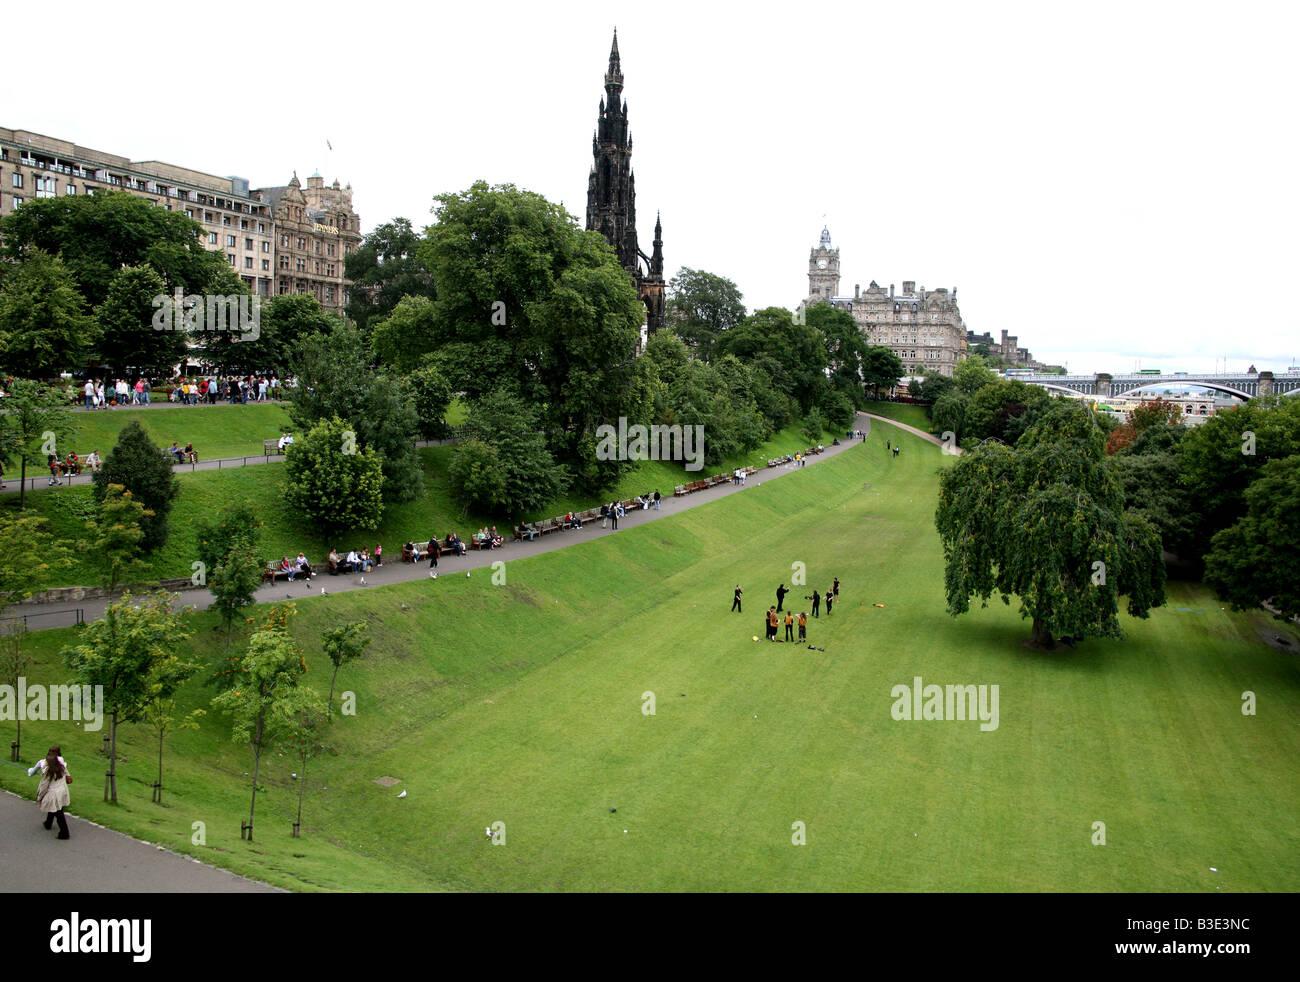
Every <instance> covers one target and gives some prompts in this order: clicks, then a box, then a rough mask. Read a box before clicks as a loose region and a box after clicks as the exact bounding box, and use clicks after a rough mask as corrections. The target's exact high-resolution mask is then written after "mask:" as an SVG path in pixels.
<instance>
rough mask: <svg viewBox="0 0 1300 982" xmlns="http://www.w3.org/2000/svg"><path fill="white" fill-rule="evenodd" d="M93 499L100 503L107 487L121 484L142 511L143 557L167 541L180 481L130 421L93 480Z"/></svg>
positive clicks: (165, 458) (155, 446)
mask: <svg viewBox="0 0 1300 982" xmlns="http://www.w3.org/2000/svg"><path fill="white" fill-rule="evenodd" d="M92 481H93V482H94V497H95V500H96V501H97V502H99V503H100V504H102V503H103V501H104V498H105V495H106V494H107V492H108V487H109V485H110V484H120V485H122V487H124V488H125V489H126V490H128V491H130V492H131V494H132V496H133V497H134V498H135V500H137V501H138V502H140V504H141V505H143V506H144V508H145V514H144V515H143V516H141V520H140V528H141V529H142V530H143V532H144V538H143V539H142V540H141V542H140V548H141V549H142V550H144V552H145V553H146V554H148V553H151V552H154V551H155V550H157V549H159V548H160V547H161V546H162V545H163V543H165V542H166V541H167V518H168V516H169V515H170V514H171V510H172V503H173V502H174V501H175V498H176V495H178V494H179V493H180V490H181V485H180V481H178V480H176V477H175V475H174V474H172V462H171V459H170V458H169V457H168V456H167V455H166V454H164V453H163V451H162V448H161V447H159V446H158V444H156V443H154V442H153V440H152V439H150V437H149V434H148V433H147V432H145V429H144V427H143V426H141V425H140V423H139V422H138V421H136V420H132V421H131V422H129V423H127V424H126V426H124V427H122V432H121V433H119V434H118V437H117V445H116V446H115V447H113V449H112V450H111V451H109V454H108V457H107V458H105V460H104V466H103V467H101V468H100V469H99V470H98V471H96V472H95V474H94V475H93V477H92Z"/></svg>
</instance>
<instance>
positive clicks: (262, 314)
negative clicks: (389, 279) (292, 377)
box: [202, 293, 368, 378]
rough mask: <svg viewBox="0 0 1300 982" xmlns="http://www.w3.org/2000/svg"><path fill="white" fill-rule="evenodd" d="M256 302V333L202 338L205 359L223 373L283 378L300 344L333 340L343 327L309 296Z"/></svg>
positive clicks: (227, 332)
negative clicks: (321, 337) (316, 339)
mask: <svg viewBox="0 0 1300 982" xmlns="http://www.w3.org/2000/svg"><path fill="white" fill-rule="evenodd" d="M254 302H256V303H257V304H258V308H257V310H258V316H257V330H256V332H253V331H242V330H225V331H213V332H205V333H204V334H203V336H202V341H203V347H202V352H203V354H204V356H205V357H207V358H209V359H210V360H211V361H212V362H213V363H215V364H217V365H219V366H221V368H222V370H223V371H226V372H234V373H236V374H253V373H259V372H267V373H271V374H276V375H279V376H280V377H281V378H283V377H284V376H285V375H287V374H289V373H290V372H291V371H292V363H293V357H294V352H295V351H296V349H297V346H298V345H299V343H301V342H302V341H304V340H305V339H306V338H309V337H312V336H315V335H324V336H327V337H328V336H331V335H332V334H333V333H334V332H335V331H336V330H339V329H341V328H342V327H343V326H344V325H343V321H342V320H341V319H340V318H339V316H338V315H337V314H335V313H333V312H331V311H327V310H325V309H324V308H322V307H321V305H320V301H319V300H317V299H316V298H315V297H314V296H312V295H311V294H309V293H286V294H282V295H281V296H277V297H271V298H270V299H268V300H263V299H262V298H260V297H257V298H254ZM250 334H255V336H254V337H249V336H248V335H250ZM367 367H368V366H367Z"/></svg>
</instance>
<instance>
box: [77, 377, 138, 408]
mask: <svg viewBox="0 0 1300 982" xmlns="http://www.w3.org/2000/svg"><path fill="white" fill-rule="evenodd" d="M81 390H82V392H83V393H84V394H85V397H86V408H87V409H108V408H109V404H110V403H115V404H116V405H119V406H147V405H149V393H150V392H151V391H152V387H151V386H150V385H149V380H148V379H146V378H138V379H136V381H135V385H132V384H131V383H130V382H128V381H126V379H117V380H116V381H114V382H113V387H112V389H110V390H108V391H105V389H104V380H103V379H100V378H88V379H86V384H85V385H83V386H82V389H81ZM73 391H76V390H73Z"/></svg>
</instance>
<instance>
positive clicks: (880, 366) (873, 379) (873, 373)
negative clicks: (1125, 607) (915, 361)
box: [862, 345, 903, 399]
mask: <svg viewBox="0 0 1300 982" xmlns="http://www.w3.org/2000/svg"><path fill="white" fill-rule="evenodd" d="M902 377H903V361H902V359H901V358H899V357H898V355H896V354H894V352H893V351H892V350H891V349H889V348H884V347H881V346H880V345H868V347H867V349H866V351H865V352H863V355H862V381H863V384H864V385H867V386H869V387H870V388H871V391H872V398H874V399H879V398H880V390H881V389H892V388H893V387H894V386H896V385H897V384H898V380H899V379H900V378H902Z"/></svg>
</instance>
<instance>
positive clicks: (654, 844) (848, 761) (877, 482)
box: [0, 425, 1300, 891]
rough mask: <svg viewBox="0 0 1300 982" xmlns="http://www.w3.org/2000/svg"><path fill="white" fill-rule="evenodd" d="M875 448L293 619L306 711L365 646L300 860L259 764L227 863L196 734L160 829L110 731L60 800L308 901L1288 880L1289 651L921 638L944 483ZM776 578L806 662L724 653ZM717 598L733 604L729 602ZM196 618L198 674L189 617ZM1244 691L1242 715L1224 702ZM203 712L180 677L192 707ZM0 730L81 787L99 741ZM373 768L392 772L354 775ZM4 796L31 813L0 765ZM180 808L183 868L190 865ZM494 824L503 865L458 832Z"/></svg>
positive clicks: (136, 747) (992, 627)
mask: <svg viewBox="0 0 1300 982" xmlns="http://www.w3.org/2000/svg"><path fill="white" fill-rule="evenodd" d="M886 435H888V436H889V437H890V438H894V437H897V436H898V432H897V431H896V430H893V429H892V428H887V427H885V426H883V425H877V426H876V427H874V428H873V434H872V436H871V438H870V439H869V440H868V441H867V443H866V445H865V446H864V447H861V448H854V449H853V450H851V451H850V452H848V453H846V454H843V455H841V456H840V457H839V458H837V459H835V460H831V461H826V462H824V463H821V464H818V465H817V466H815V467H812V468H809V469H808V470H807V471H802V472H799V473H797V474H791V475H790V476H789V477H787V478H782V479H781V480H778V481H774V482H771V483H769V484H767V485H764V486H761V487H756V488H753V489H750V490H747V491H745V492H742V493H741V494H739V495H733V496H729V497H728V498H726V499H724V500H722V501H719V502H714V503H710V504H708V505H704V506H701V507H699V508H696V509H693V510H691V511H689V512H686V513H683V514H682V515H679V516H674V517H672V518H668V519H664V520H660V521H657V522H654V523H652V524H650V525H646V526H642V527H632V528H629V529H627V530H626V531H623V532H620V533H619V534H617V535H613V536H608V537H605V538H602V539H599V540H596V541H592V542H587V543H583V544H582V545H579V546H575V547H571V548H568V549H564V550H561V551H559V552H556V553H552V554H549V555H546V556H540V557H536V558H533V559H528V560H517V561H514V562H510V563H508V566H507V570H506V573H507V582H506V583H505V584H503V585H500V586H493V585H491V582H490V580H489V578H488V576H487V575H486V574H484V575H482V576H479V577H475V578H471V579H456V578H452V577H444V578H443V579H441V580H439V581H438V582H437V583H436V584H434V583H432V582H423V583H414V584H406V585H402V586H397V587H392V588H384V589H382V590H374V591H370V592H367V593H365V594H346V595H339V596H335V597H329V598H314V599H311V600H306V601H303V602H302V603H300V604H299V611H300V614H299V616H298V617H297V618H296V622H295V630H296V633H297V634H298V635H299V636H300V637H301V638H302V639H303V640H304V643H305V644H306V646H307V648H308V651H309V663H310V667H311V671H312V674H311V675H310V676H309V678H310V679H311V680H312V681H313V684H315V685H317V686H318V687H319V688H320V689H321V690H322V691H324V690H325V689H327V688H328V679H327V677H326V673H325V665H324V664H323V659H322V657H321V656H320V654H319V652H318V650H317V649H316V648H315V645H314V644H313V643H312V639H314V638H316V637H317V636H318V634H319V631H320V630H321V629H323V628H325V627H327V626H331V625H334V624H337V623H339V622H340V621H341V620H343V619H347V618H352V617H357V616H365V617H367V618H368V619H369V620H370V623H371V625H372V628H371V631H372V633H373V635H374V637H375V643H374V645H373V647H372V650H371V654H370V655H369V656H368V657H367V658H366V660H364V661H363V662H362V663H359V664H357V665H354V666H349V667H347V668H345V669H344V671H343V673H342V675H341V678H340V689H347V690H352V691H354V692H355V693H356V696H357V706H358V711H357V715H356V716H355V717H345V718H342V719H340V720H339V721H338V723H337V724H336V727H335V729H334V731H333V734H332V740H333V742H334V743H335V744H336V746H338V748H339V749H340V755H339V756H338V757H336V758H328V759H325V760H322V761H318V762H315V763H313V764H312V770H311V778H310V782H309V788H310V790H309V794H308V799H307V811H306V820H307V824H308V826H309V832H308V835H307V836H306V838H304V839H301V840H293V839H291V838H290V837H289V836H288V826H289V822H290V821H291V820H292V812H293V806H294V802H293V799H292V794H293V791H294V790H295V784H294V782H293V781H291V780H290V779H289V776H288V773H289V771H290V770H295V769H296V767H294V766H292V765H291V764H290V763H289V762H288V761H276V760H275V759H272V760H271V761H269V766H268V767H267V768H266V769H265V770H264V774H265V775H266V776H265V786H266V788H267V790H266V792H265V794H264V795H263V796H262V798H261V799H260V803H259V815H260V816H261V818H260V820H259V824H258V828H259V840H258V842H257V844H256V845H255V846H248V845H246V844H244V843H241V842H240V841H239V839H238V838H237V833H238V821H239V818H240V814H241V810H242V811H244V812H246V809H247V795H248V792H247V785H246V781H247V778H246V777H245V776H244V772H245V771H246V769H247V767H248V760H247V756H248V755H247V752H246V750H244V749H243V748H241V747H239V746H237V745H235V744H233V743H231V742H230V741H229V739H228V736H227V735H226V730H225V728H224V725H223V724H222V722H221V721H220V720H219V719H214V718H209V719H208V720H207V721H205V723H204V726H203V728H202V730H200V731H199V732H198V733H195V734H189V733H186V734H180V735H178V736H176V737H174V738H171V739H170V741H169V747H170V748H171V749H170V750H169V761H170V763H169V764H168V767H169V772H170V773H171V774H172V777H171V778H169V779H168V788H169V798H168V805H167V807H166V808H161V809H160V808H158V807H157V806H153V805H151V804H150V803H149V802H148V797H147V784H148V782H149V781H150V780H151V779H152V771H151V769H150V767H151V752H150V745H149V742H148V738H147V737H146V736H145V735H144V734H141V733H138V732H136V731H135V730H134V728H129V727H128V728H125V745H126V749H127V753H128V756H129V757H130V758H131V759H130V760H128V762H127V764H126V765H125V766H124V767H123V774H124V779H123V789H124V790H123V797H124V800H125V803H124V805H122V806H120V808H119V809H118V810H117V811H115V812H114V811H112V810H111V809H110V808H108V807H107V806H104V805H102V804H101V803H99V802H97V801H96V800H95V798H97V797H98V794H97V789H96V788H95V782H94V781H93V780H85V781H84V783H81V784H79V787H81V788H82V791H81V792H80V793H79V794H77V795H75V802H74V807H75V808H76V809H77V811H78V813H80V814H86V815H88V816H89V817H91V818H93V819H95V820H97V821H105V820H107V819H110V818H111V820H112V822H113V824H114V825H116V826H118V827H122V828H124V829H125V830H126V831H129V832H131V833H133V834H136V835H140V836H144V837H148V838H151V839H156V840H157V841H160V842H162V843H164V844H166V845H168V846H170V847H172V848H177V849H180V850H182V851H188V852H191V853H193V854H195V855H197V856H199V857H200V858H204V859H206V860H208V861H212V862H216V863H219V864H221V865H227V866H230V867H231V868H234V869H236V870H238V871H241V872H246V873H251V874H253V875H257V876H261V877H264V878H267V879H269V880H271V881H272V882H275V883H280V884H284V885H288V886H296V887H300V888H306V889H361V890H366V889H376V888H382V889H398V890H401V889H439V888H451V889H469V888H472V889H509V890H593V889H595V890H669V889H673V890H690V889H725V890H752V889H756V890H814V889H816V890H864V889H865V890H876V889H879V890H1085V891H1087V890H1155V891H1165V890H1187V891H1201V890H1213V889H1214V888H1215V887H1220V888H1222V889H1223V890H1224V891H1237V890H1292V891H1293V890H1296V889H1298V888H1300V862H1297V860H1298V859H1300V838H1298V836H1297V832H1296V830H1295V827H1294V821H1293V818H1294V815H1295V814H1296V813H1297V811H1300V781H1297V780H1296V778H1297V771H1298V769H1300V768H1298V767H1297V764H1296V761H1297V759H1298V755H1297V751H1298V750H1300V735H1298V734H1297V732H1296V729H1295V727H1294V725H1293V724H1292V722H1291V721H1292V720H1294V719H1295V718H1296V715H1297V712H1298V711H1300V669H1298V668H1297V665H1296V662H1295V658H1294V656H1293V655H1284V654H1279V653H1278V652H1276V651H1274V650H1272V649H1270V648H1268V647H1265V646H1264V645H1263V644H1261V643H1259V641H1258V636H1257V628H1258V625H1257V623H1256V618H1255V617H1254V615H1237V614H1233V613H1231V612H1226V611H1222V610H1215V609H1214V607H1216V606H1218V605H1217V604H1213V603H1212V601H1211V600H1210V599H1209V598H1208V596H1207V595H1206V594H1205V593H1204V592H1203V591H1202V590H1200V588H1194V587H1187V586H1183V585H1177V586H1175V587H1173V591H1174V592H1173V593H1171V598H1170V600H1171V602H1170V606H1168V607H1166V608H1164V609H1162V610H1159V611H1157V612H1155V613H1154V614H1153V615H1152V616H1151V617H1150V618H1149V619H1148V620H1145V621H1132V620H1129V619H1127V618H1126V619H1125V627H1126V630H1127V631H1128V632H1129V637H1128V639H1127V640H1125V641H1123V642H1110V641H1090V642H1088V643H1087V645H1085V646H1084V647H1083V648H1081V649H1079V650H1078V651H1076V652H1073V653H1070V654H1063V655H1053V656H1044V655H1040V654H1035V653H1031V652H1030V651H1028V650H1026V649H1025V648H1024V647H1022V646H1021V644H1020V641H1021V639H1023V638H1024V637H1025V635H1026V634H1027V625H1026V624H1025V623H1024V622H1023V621H1021V620H1020V618H1019V617H1018V616H1017V614H1016V613H1015V610H1014V607H1012V608H1006V607H1003V606H1002V605H1001V604H996V605H994V606H992V607H990V608H988V609H986V610H977V611H975V612H973V613H972V614H971V615H969V616H966V617H963V618H961V619H953V618H951V617H949V616H947V614H946V613H945V612H944V604H943V596H942V557H941V552H940V549H939V544H938V541H937V537H936V536H935V533H934V531H933V512H934V504H935V499H934V496H935V482H934V478H933V475H934V470H935V468H936V467H938V466H942V464H943V461H942V459H941V457H940V454H939V451H938V449H937V448H934V447H932V446H929V445H924V444H922V442H921V441H919V440H918V439H916V438H913V437H911V436H902V437H901V439H902V440H903V442H904V443H905V444H907V449H908V451H909V452H908V453H907V454H904V455H903V456H902V457H901V458H899V459H896V460H895V459H892V458H888V457H887V456H886V454H885V451H884V446H883V443H884V440H885V439H886ZM793 562H805V563H807V567H808V571H809V574H810V576H811V577H812V581H813V584H814V585H817V586H819V587H820V588H824V587H825V586H826V585H827V584H828V583H829V581H830V578H831V577H832V576H833V575H837V574H838V575H839V576H840V578H841V582H842V591H841V596H842V602H841V604H840V605H838V606H837V608H836V610H835V613H834V615H833V616H832V617H830V618H826V617H825V616H823V617H822V618H821V619H820V620H817V621H812V622H811V623H812V629H811V632H810V633H811V640H812V641H813V642H814V643H816V644H817V645H819V646H822V647H825V649H826V650H825V652H821V651H810V650H808V649H807V648H799V647H795V646H789V645H779V646H778V645H771V644H766V643H763V642H759V643H754V642H752V641H750V637H751V636H752V635H753V634H756V633H758V634H761V632H760V631H759V618H760V613H761V611H762V610H763V609H764V608H765V607H766V605H767V604H768V603H770V602H771V599H770V598H769V593H770V591H771V590H772V589H774V588H775V584H776V583H777V582H778V581H781V580H785V581H786V582H789V581H790V575H791V563H793ZM737 580H739V581H741V582H742V583H743V584H744V586H745V587H746V589H747V594H746V611H745V613H744V614H743V615H741V614H729V613H727V608H728V606H729V605H730V601H731V587H732V585H733V584H734V583H735V582H736V581H737ZM802 592H803V591H797V592H796V594H795V595H796V596H797V595H798V594H801V593H802ZM877 602H879V603H883V604H884V605H885V606H884V607H883V608H878V607H874V606H873V604H874V603H877ZM402 603H407V604H408V605H409V609H408V610H405V611H403V610H401V609H400V604H402ZM1178 607H1187V608H1193V609H1194V610H1193V611H1189V612H1181V611H1179V610H1177V608H1178ZM200 624H202V625H204V628H203V632H202V634H201V635H200V642H199V643H200V647H201V648H202V649H203V650H205V651H209V652H215V649H216V641H215V635H214V634H213V633H212V624H213V621H212V620H211V619H210V618H204V619H202V620H201V621H200ZM1273 630H1276V629H1273ZM70 636H71V632H67V631H61V632H49V633H44V634H41V635H37V636H36V637H35V639H34V642H33V645H34V647H35V648H36V649H37V650H38V651H39V653H40V654H41V657H42V665H41V666H40V668H39V669H38V670H37V671H35V672H33V673H31V674H32V675H33V676H35V677H36V678H37V679H38V680H50V679H51V678H53V677H61V674H62V673H61V671H60V670H59V669H57V668H56V667H52V652H53V651H54V649H55V648H56V647H57V645H58V644H59V643H61V642H63V641H66V639H67V638H68V637H70ZM914 675H921V676H922V677H923V678H924V679H925V681H926V682H927V683H928V682H936V683H940V684H943V683H985V684H997V685H999V686H1000V698H1001V705H1000V710H1001V720H1000V727H999V728H998V729H997V730H996V731H994V732H987V733H986V732H981V731H980V730H979V728H978V724H977V723H973V722H971V723H963V722H938V721H931V722H902V721H894V720H892V719H891V717H890V705H891V702H892V700H891V697H890V689H891V687H892V686H893V685H895V684H897V683H904V684H906V683H910V681H911V679H912V677H913V676H914ZM1247 689H1249V690H1252V691H1254V692H1256V693H1257V694H1258V697H1259V705H1260V714H1259V715H1258V716H1256V717H1243V716H1242V715H1241V712H1240V705H1241V702H1240V697H1241V693H1242V691H1243V690H1247ZM647 691H652V692H654V693H655V696H656V699H657V711H656V714H655V715H653V716H646V715H643V713H642V705H643V693H645V692H647ZM209 692H210V690H206V689H200V688H198V687H197V686H191V687H189V688H188V689H187V690H186V692H185V699H186V701H187V704H189V705H201V704H202V700H205V699H206V697H207V695H208V694H209ZM6 729H8V727H7V726H6ZM24 733H25V737H24V745H25V746H26V747H28V748H31V747H42V746H44V745H45V744H46V743H47V742H48V741H50V740H53V739H59V740H61V741H62V743H63V747H64V750H65V755H67V756H68V757H69V759H70V760H71V761H72V762H73V767H74V768H76V767H77V766H78V764H77V763H76V762H77V761H78V760H80V761H81V762H82V763H81V764H80V767H81V772H82V773H85V774H87V775H89V774H91V773H93V772H94V770H95V766H96V765H95V757H94V755H93V747H94V746H97V745H98V742H99V739H98V736H97V735H95V736H92V735H84V736H83V735H80V734H73V733H70V732H69V729H68V727H67V726H56V725H52V724H28V725H27V726H26V727H25V728H24ZM27 756H30V753H29V754H28V755H27ZM385 775H391V776H393V777H396V778H398V779H399V780H400V784H399V785H398V786H396V787H394V788H392V789H391V790H386V789H384V788H382V787H380V786H379V785H377V784H375V783H374V779H375V778H378V777H381V776H385ZM0 783H3V784H4V785H5V786H6V787H10V788H19V787H21V788H22V790H24V791H25V793H27V794H28V795H30V794H32V793H33V787H30V786H29V785H30V784H31V783H32V782H27V781H26V780H25V779H24V778H23V777H22V776H21V772H18V771H17V770H16V769H15V768H12V767H0ZM326 788H327V789H328V790H325V789H326ZM403 788H405V789H407V790H408V797H407V798H406V799H404V800H398V799H397V798H396V792H397V791H398V790H400V789H403ZM610 808H617V809H618V812H617V814H611V813H610ZM196 819H201V820H204V821H206V822H207V823H208V835H209V839H208V842H209V845H208V847H207V848H197V847H192V846H190V845H189V841H190V835H191V832H190V828H191V824H190V823H191V822H192V821H194V820H196ZM496 821H502V822H504V823H505V824H506V830H507V842H506V844H505V845H504V846H501V847H493V846H491V845H488V844H487V843H486V842H485V839H484V836H483V828H484V827H485V826H487V825H489V824H490V823H493V822H496ZM796 821H801V822H804V823H806V827H807V841H808V845H807V846H805V847H802V848H798V847H795V846H793V845H791V841H790V837H791V824H792V823H793V822H796ZM1095 821H1104V822H1105V823H1106V826H1107V836H1108V844H1107V845H1106V846H1104V847H1100V846H1093V845H1091V843H1090V835H1091V825H1092V823H1093V822H1095ZM623 829H627V830H628V832H627V833H626V834H625V833H624V832H623ZM298 854H300V855H301V857H302V858H294V857H295V855H298ZM1212 866H1213V867H1217V868H1218V870H1219V872H1218V873H1217V874H1216V873H1212V872H1210V871H1209V867H1212Z"/></svg>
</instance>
